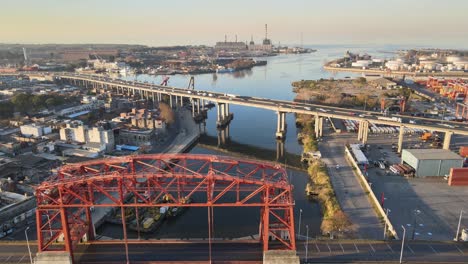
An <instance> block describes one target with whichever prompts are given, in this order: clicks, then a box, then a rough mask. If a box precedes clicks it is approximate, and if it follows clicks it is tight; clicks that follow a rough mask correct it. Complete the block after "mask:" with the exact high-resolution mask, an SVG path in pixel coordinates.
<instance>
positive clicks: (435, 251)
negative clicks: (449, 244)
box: [428, 245, 439, 254]
mask: <svg viewBox="0 0 468 264" xmlns="http://www.w3.org/2000/svg"><path fill="white" fill-rule="evenodd" d="M428 246H429V247H430V248H431V249H432V251H434V253H436V254H437V253H439V252H437V250H435V249H434V248H433V247H432V246H431V245H428Z"/></svg>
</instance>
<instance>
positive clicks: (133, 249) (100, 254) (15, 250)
mask: <svg viewBox="0 0 468 264" xmlns="http://www.w3.org/2000/svg"><path fill="white" fill-rule="evenodd" d="M406 242H407V243H405V247H404V254H403V260H404V262H405V263H466V256H467V255H468V245H467V244H466V243H465V244H464V243H451V242H448V243H443V242H435V241H418V242H414V241H412V242H409V241H406ZM306 245H308V254H307V257H308V261H307V263H381V262H386V263H398V260H399V257H400V250H401V242H400V241H393V242H384V241H367V240H342V241H340V240H332V241H320V240H310V241H309V243H308V244H307V243H306V242H305V241H301V242H299V243H298V252H299V256H300V257H301V259H302V260H303V263H306V254H305V246H306ZM31 249H32V252H33V254H34V253H35V251H36V248H35V246H32V248H31ZM75 258H76V261H77V263H124V261H125V260H126V256H125V248H124V246H123V245H116V244H96V245H80V246H79V247H78V248H77V249H76V250H75ZM129 259H130V261H131V263H155V262H157V263H164V262H175V261H177V262H185V263H197V262H198V263H202V262H203V261H204V262H205V263H206V261H207V260H208V245H207V243H206V242H201V243H190V244H180V243H164V242H163V243H161V242H159V243H157V244H156V243H155V244H144V245H143V244H133V245H132V244H130V245H129ZM212 259H213V260H214V262H215V263H216V262H217V261H218V262H222V263H229V262H231V263H233V262H234V261H242V262H244V261H246V262H248V263H262V262H261V260H262V252H261V246H260V244H258V243H234V242H233V243H230V242H227V243H215V244H213V248H212ZM226 261H229V262H226ZM29 262H30V260H29V255H28V251H27V245H26V243H25V242H22V243H20V242H18V243H10V244H2V245H1V246H0V264H3V263H24V264H26V263H29Z"/></svg>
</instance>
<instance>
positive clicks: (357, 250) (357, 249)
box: [353, 243, 359, 253]
mask: <svg viewBox="0 0 468 264" xmlns="http://www.w3.org/2000/svg"><path fill="white" fill-rule="evenodd" d="M353 244H354V247H355V248H356V252H357V253H359V248H358V247H357V246H356V243H353Z"/></svg>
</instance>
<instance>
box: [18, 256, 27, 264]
mask: <svg viewBox="0 0 468 264" xmlns="http://www.w3.org/2000/svg"><path fill="white" fill-rule="evenodd" d="M25 256H26V255H23V257H21V259H20V260H19V261H18V262H17V263H21V261H23V259H24V257H25Z"/></svg>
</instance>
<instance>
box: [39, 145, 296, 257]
mask: <svg viewBox="0 0 468 264" xmlns="http://www.w3.org/2000/svg"><path fill="white" fill-rule="evenodd" d="M292 189H293V187H292V185H290V184H289V183H288V178H287V175H286V171H285V170H284V168H282V167H281V166H279V165H277V164H271V163H259V162H256V161H250V160H241V159H233V158H228V157H222V156H221V157H220V156H213V155H192V154H151V155H137V156H127V157H117V158H112V159H103V160H92V161H88V162H83V163H79V164H72V165H66V166H63V167H62V168H60V169H59V171H58V177H53V178H50V180H49V181H46V182H44V183H42V184H41V185H40V186H38V187H37V190H36V196H37V203H38V208H37V215H38V216H37V219H38V240H39V250H40V251H50V250H56V248H55V245H54V241H55V240H56V239H57V238H58V237H60V236H61V235H63V236H64V239H65V243H64V246H65V249H64V250H65V251H69V252H71V251H72V247H73V246H74V245H75V244H76V243H78V242H79V240H80V239H81V237H82V236H83V235H84V234H88V238H89V239H93V237H92V235H93V234H92V232H93V231H92V219H91V213H90V208H91V207H120V208H121V210H122V214H123V215H122V219H124V211H125V208H127V207H134V208H136V209H138V208H140V207H160V206H170V207H172V206H173V207H208V210H209V216H208V218H209V221H211V225H213V224H214V222H213V219H212V218H213V207H259V208H260V209H261V217H260V218H261V223H260V235H261V240H262V241H263V244H264V250H268V243H269V237H270V235H271V236H273V237H274V238H276V239H277V240H278V241H280V242H281V243H282V244H284V247H285V248H286V249H295V241H294V237H295V235H294V222H293V216H292V212H293V207H294V200H293V199H292ZM195 193H204V194H205V195H204V197H205V198H204V199H206V200H200V201H193V202H192V203H190V204H186V203H184V201H183V199H184V200H185V199H187V198H190V197H191V196H192V195H194V194H195ZM227 193H235V198H234V199H233V198H232V197H231V196H227V195H226V194H227ZM97 194H101V195H103V196H105V197H107V198H108V199H109V200H110V202H102V201H101V200H99V201H98V200H97V199H95V197H96V195H97ZM131 197H133V198H134V199H127V198H131ZM162 197H165V198H166V201H164V202H162V201H161V198H162ZM223 198H224V199H223ZM127 200H132V201H128V202H127ZM220 200H222V202H221V203H218V201H220ZM47 210H54V211H55V212H57V213H55V214H53V215H52V218H51V219H48V220H47V221H46V222H45V224H44V221H43V219H42V215H43V214H47V215H49V212H48V211H47ZM270 217H272V219H271V220H272V221H270ZM275 220H276V221H275ZM52 226H54V227H53V228H52ZM124 229H125V222H124ZM58 230H61V231H58ZM209 230H210V233H211V234H212V232H213V230H214V225H213V226H211V227H210V228H209ZM47 232H54V233H52V235H50V233H49V235H46V234H47ZM124 232H125V231H124ZM125 233H126V232H125ZM283 233H284V234H286V236H285V237H282V234H283ZM125 236H126V235H125ZM210 236H211V235H210ZM124 240H125V242H126V239H124ZM289 240H290V241H289Z"/></svg>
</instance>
